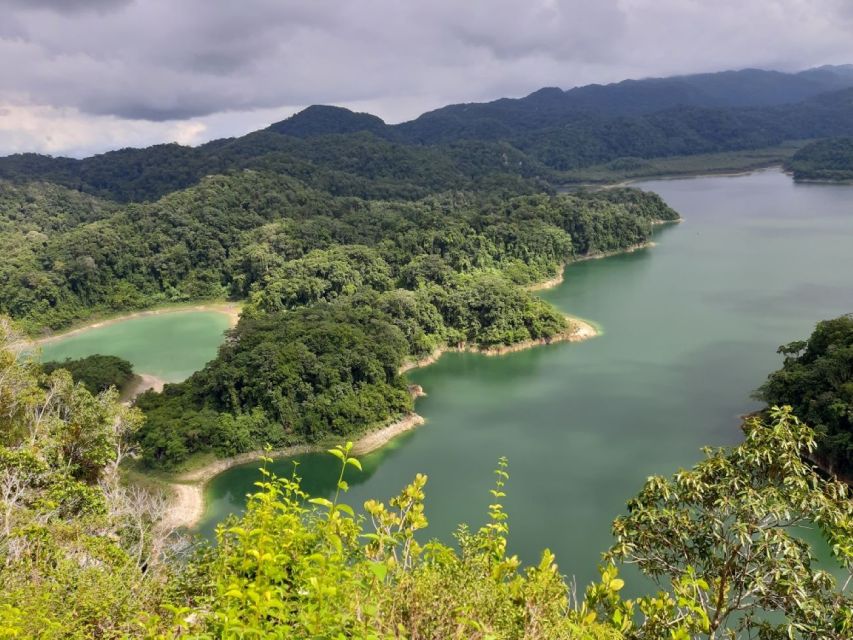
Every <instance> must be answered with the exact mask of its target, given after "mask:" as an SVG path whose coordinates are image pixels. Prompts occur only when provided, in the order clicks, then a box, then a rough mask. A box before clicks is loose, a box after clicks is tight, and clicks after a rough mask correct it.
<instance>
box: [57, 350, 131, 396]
mask: <svg viewBox="0 0 853 640" xmlns="http://www.w3.org/2000/svg"><path fill="white" fill-rule="evenodd" d="M41 367H42V370H43V371H44V372H45V373H47V374H49V373H52V372H53V371H56V370H57V369H65V370H66V371H67V372H68V373H70V374H71V377H72V378H74V380H75V382H82V383H83V385H84V386H85V387H86V388H87V389H88V390H89V392H90V393H94V394H98V393H101V392H102V391H106V390H107V389H109V388H110V387H115V388H116V389H118V390H119V391H121V390H122V389H123V388H124V386H125V385H126V384H127V383H128V382H130V381H131V380H132V379H133V365H132V364H130V363H129V362H128V361H127V360H124V359H122V358H119V357H118V356H103V355H100V354H95V355H91V356H86V357H85V358H78V359H76V360H72V359H70V358H66V359H65V360H63V361H62V362H56V361H49V362H44V363H42V366H41Z"/></svg>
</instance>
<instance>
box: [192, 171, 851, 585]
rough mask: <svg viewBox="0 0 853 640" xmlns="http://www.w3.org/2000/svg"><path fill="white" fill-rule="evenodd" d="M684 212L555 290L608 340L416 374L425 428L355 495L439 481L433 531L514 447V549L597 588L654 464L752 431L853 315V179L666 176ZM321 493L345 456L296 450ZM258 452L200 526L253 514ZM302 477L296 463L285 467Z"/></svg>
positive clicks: (662, 190)
mask: <svg viewBox="0 0 853 640" xmlns="http://www.w3.org/2000/svg"><path fill="white" fill-rule="evenodd" d="M637 186H639V187H640V188H643V189H648V190H652V191H655V192H657V193H659V194H661V195H662V196H663V197H664V199H665V200H666V201H667V202H668V203H669V204H670V205H671V206H673V207H675V208H676V209H677V210H678V211H679V212H680V213H681V214H682V215H683V216H684V218H685V221H684V222H683V223H682V224H678V225H670V226H666V227H661V228H660V229H659V230H658V231H657V234H656V238H655V240H656V242H657V246H655V247H653V248H650V249H647V250H642V251H637V252H634V253H630V254H624V255H619V256H614V257H611V258H606V259H602V260H591V261H587V262H580V263H576V264H573V265H571V266H569V267H568V268H567V269H566V272H565V281H564V283H563V284H562V285H560V286H559V287H557V288H555V289H552V290H550V291H545V292H542V295H543V297H546V298H547V299H549V300H551V301H552V302H554V303H555V304H556V305H557V306H558V307H560V308H561V309H564V310H565V311H566V312H568V313H572V314H575V315H578V316H580V317H583V318H589V319H591V320H593V321H595V322H596V323H599V324H600V325H601V327H602V328H603V335H601V336H600V337H598V338H595V339H593V340H589V341H587V342H583V343H577V344H569V343H562V344H556V345H552V346H549V347H541V348H536V349H532V350H529V351H525V352H519V353H514V354H510V355H507V356H503V357H499V358H486V357H483V356H478V355H473V354H456V353H454V354H447V355H445V356H444V357H442V358H441V360H440V361H439V362H438V363H436V364H434V365H431V366H430V367H427V368H424V369H420V370H416V371H413V372H411V373H410V374H409V378H410V379H411V380H412V382H415V383H417V384H420V385H422V386H423V387H424V389H425V390H426V392H427V393H428V394H429V395H428V396H427V397H426V398H423V399H421V400H419V401H418V404H417V411H418V412H419V413H420V414H422V415H423V416H424V417H425V418H426V419H427V424H426V425H425V426H423V427H421V428H419V429H417V430H416V431H414V432H410V433H408V434H406V435H404V436H402V437H400V438H398V439H397V440H395V441H394V442H393V443H392V444H391V445H390V446H389V447H386V448H384V449H382V450H381V451H378V452H376V453H374V454H371V455H369V456H367V457H365V458H364V459H363V460H362V463H363V466H364V472H363V473H351V474H348V478H347V479H348V481H349V482H350V484H351V490H350V492H349V494H347V495H346V497H345V500H346V501H347V502H348V503H350V504H352V505H356V506H360V505H361V504H362V502H363V501H364V500H365V499H367V498H373V497H375V498H379V499H387V498H388V497H390V496H392V495H394V494H395V493H396V492H398V491H399V490H400V489H401V488H402V487H403V486H404V485H405V484H406V483H407V482H409V481H410V480H411V478H412V477H413V476H414V475H415V473H418V472H423V473H426V474H428V475H429V482H428V484H427V487H426V493H427V501H426V513H427V517H428V518H429V520H430V527H429V529H428V530H427V533H428V535H430V536H433V537H438V538H441V539H443V540H448V539H450V536H451V534H452V532H453V530H454V529H455V527H456V525H457V524H458V523H461V522H467V523H469V524H470V525H471V526H472V527H476V526H479V525H480V524H482V523H483V522H484V521H485V520H486V513H487V506H488V504H489V503H490V501H491V500H490V498H491V496H490V495H489V493H488V490H489V488H490V487H491V486H492V482H493V474H492V470H493V469H494V468H495V466H496V464H497V460H498V458H499V457H501V456H507V457H508V458H509V472H510V476H511V477H510V480H509V483H508V485H507V488H506V491H507V497H506V499H505V500H504V503H505V505H506V509H507V512H508V513H509V516H510V520H509V525H510V552H511V553H517V554H519V556H520V557H521V558H522V559H523V560H524V561H525V562H535V561H537V560H538V554H539V552H541V550H542V549H544V548H546V547H547V548H550V549H551V550H552V551H554V552H555V553H556V555H557V560H558V562H559V564H560V568H561V570H562V571H563V572H564V573H567V574H569V575H574V576H576V578H577V582H578V585H579V586H580V587H581V588H583V585H585V584H586V583H587V582H589V581H590V580H592V579H594V578H595V576H596V570H595V567H596V563H597V561H598V559H599V557H600V556H599V554H600V553H601V552H603V551H605V550H606V549H607V548H608V547H609V546H610V544H611V542H612V540H611V536H610V523H611V521H612V519H613V518H614V517H615V516H616V515H617V514H619V513H621V512H622V511H623V510H624V505H625V501H626V500H628V499H629V498H630V497H632V496H633V495H634V494H635V493H636V492H637V491H638V490H639V489H640V487H641V486H642V483H643V481H644V480H645V478H646V477H647V476H649V475H651V474H669V473H671V472H673V471H675V470H676V469H678V468H679V467H683V466H689V465H690V464H692V463H694V462H695V461H697V460H698V459H699V458H700V457H701V452H700V450H699V449H700V447H701V446H704V445H723V444H731V443H735V442H737V441H739V439H740V437H741V434H740V431H739V429H738V425H739V418H738V416H739V415H740V414H743V413H745V412H748V411H750V410H753V409H755V408H757V406H758V404H757V403H756V402H754V401H752V400H751V399H750V394H751V392H752V391H753V390H754V389H755V388H756V387H758V386H759V385H760V384H761V383H762V382H763V380H764V379H765V377H766V375H767V374H768V373H769V372H770V371H771V370H773V369H775V368H777V367H778V366H779V364H780V362H781V361H780V356H778V355H777V354H776V348H777V347H778V346H779V345H780V344H783V343H787V342H789V341H792V340H796V339H803V338H805V337H807V336H808V335H809V333H810V332H811V330H812V329H813V327H814V324H815V323H816V322H818V321H819V320H822V319H825V318H830V317H834V316H837V315H840V314H842V313H846V312H850V311H853V250H851V249H853V241H851V239H853V188H851V187H848V186H831V185H797V184H794V183H793V182H792V181H791V179H790V178H789V177H788V176H786V175H785V174H784V173H782V172H781V171H778V170H771V171H763V172H758V173H754V174H750V175H746V176H736V177H702V178H691V179H683V180H660V181H650V182H643V183H640V184H638V185H637ZM299 462H300V465H299V467H298V471H299V474H300V475H301V476H302V477H303V478H304V479H305V485H306V488H308V489H309V490H310V491H312V492H319V493H326V494H328V493H330V492H331V490H332V487H333V485H334V482H335V480H336V477H337V476H336V475H335V470H336V468H337V461H336V460H335V459H333V458H332V457H331V456H328V455H322V454H314V455H308V456H302V457H300V458H299ZM257 467H258V463H251V464H248V465H245V466H243V467H236V468H234V469H231V470H229V471H227V472H225V473H223V474H221V475H220V476H218V477H216V478H214V479H213V481H212V482H211V483H210V484H209V485H208V488H207V499H208V508H207V513H206V517H205V520H204V522H203V523H202V525H201V527H200V531H201V532H202V533H205V534H207V535H210V533H211V532H212V530H213V528H214V527H215V523H216V522H218V521H219V520H221V518H222V517H224V516H225V515H226V514H227V513H230V512H234V511H239V510H240V508H241V507H242V505H243V503H244V499H245V498H244V496H245V494H246V493H248V492H250V491H252V490H253V489H254V487H253V486H252V483H253V482H254V481H256V480H257V479H258V473H257V470H256V469H257ZM273 469H274V471H276V472H277V473H279V474H289V473H290V472H291V469H292V461H288V460H279V461H276V462H275V463H274V464H273Z"/></svg>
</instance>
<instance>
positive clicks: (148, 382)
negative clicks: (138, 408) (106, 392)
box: [121, 373, 167, 405]
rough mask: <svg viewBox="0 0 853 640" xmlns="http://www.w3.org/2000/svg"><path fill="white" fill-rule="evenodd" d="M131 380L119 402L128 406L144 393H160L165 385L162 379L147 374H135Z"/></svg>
mask: <svg viewBox="0 0 853 640" xmlns="http://www.w3.org/2000/svg"><path fill="white" fill-rule="evenodd" d="M133 378H134V379H133V380H132V381H131V383H130V384H129V385H128V386H127V387H126V388H125V389H123V390H122V393H121V401H122V402H124V403H125V404H128V405H130V404H132V403H133V401H134V400H136V397H137V396H139V395H142V394H143V393H145V392H146V391H156V392H157V393H160V392H161V391H163V387H164V386H165V385H166V384H167V382H166V381H165V380H163V378H158V377H157V376H152V375H151V374H149V373H137V374H135V375H134V376H133Z"/></svg>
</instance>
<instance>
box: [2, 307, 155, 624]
mask: <svg viewBox="0 0 853 640" xmlns="http://www.w3.org/2000/svg"><path fill="white" fill-rule="evenodd" d="M0 331H2V333H1V334H0V637H3V638H49V639H52V638H56V639H59V638H72V639H80V640H84V639H86V640H88V639H89V638H123V637H126V636H127V635H128V634H131V633H133V632H134V631H135V628H136V624H135V619H136V618H137V616H138V615H139V614H140V613H141V612H142V611H144V610H146V609H149V608H151V607H152V606H155V605H156V603H157V602H159V599H160V595H159V594H160V590H161V588H162V581H163V579H164V578H165V569H164V567H163V565H162V564H161V563H160V559H161V550H162V547H161V545H162V540H161V539H159V538H158V536H157V535H155V533H154V531H153V530H152V529H151V528H150V525H151V523H153V522H154V521H155V520H156V519H157V518H158V517H159V516H160V515H162V513H161V510H160V509H159V508H157V501H156V500H154V501H152V500H151V499H149V496H148V495H147V494H145V493H144V492H141V491H138V490H135V489H128V488H127V487H124V486H122V485H121V484H120V483H119V478H118V473H117V467H118V464H119V463H120V462H121V459H122V458H123V457H124V456H125V455H127V452H128V449H127V447H128V446H129V444H130V442H129V441H130V437H131V434H132V433H133V431H135V429H137V428H138V426H139V422H140V420H141V416H140V414H139V412H138V411H137V410H135V409H129V408H127V407H123V406H122V405H120V404H119V403H118V402H117V395H116V392H115V391H114V390H111V391H107V392H104V393H101V394H99V395H92V394H91V393H90V392H89V391H87V390H86V388H85V387H84V386H83V385H82V384H74V383H73V382H72V380H71V377H70V375H69V374H68V373H67V372H66V371H63V370H57V371H54V372H53V373H51V374H44V373H43V372H42V371H41V370H40V368H39V366H38V365H37V363H35V362H34V361H33V360H31V359H30V358H29V357H27V356H23V355H21V353H20V352H19V350H18V349H19V347H16V345H19V344H20V336H19V335H17V334H16V333H15V331H14V330H13V329H12V327H11V325H10V324H9V322H8V320H6V319H0ZM158 549H160V550H158Z"/></svg>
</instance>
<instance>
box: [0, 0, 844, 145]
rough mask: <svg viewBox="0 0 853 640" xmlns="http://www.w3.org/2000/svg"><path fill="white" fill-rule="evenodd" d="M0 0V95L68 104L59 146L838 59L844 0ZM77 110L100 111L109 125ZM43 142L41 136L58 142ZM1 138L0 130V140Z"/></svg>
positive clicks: (36, 106) (37, 112) (52, 106)
mask: <svg viewBox="0 0 853 640" xmlns="http://www.w3.org/2000/svg"><path fill="white" fill-rule="evenodd" d="M0 6H2V7H3V13H4V18H3V21H2V23H0V106H14V107H15V109H16V113H20V110H21V109H32V110H34V111H33V114H34V116H33V117H34V118H41V119H43V118H46V117H47V116H46V115H45V114H47V113H50V114H52V115H50V117H49V118H48V120H49V121H50V122H53V121H54V120H55V119H56V118H60V119H61V118H63V117H67V118H69V120H68V125H69V126H73V127H80V128H81V129H80V131H81V132H85V136H88V137H89V142H87V143H86V144H85V145H83V144H82V143H81V142H80V140H78V138H80V136H83V135H84V134H83V133H81V134H80V136H76V135H74V136H61V137H62V139H63V140H67V141H68V143H69V144H71V142H72V140H71V138H74V139H75V140H77V142H74V145H76V146H73V147H68V149H69V150H70V149H72V148H73V149H79V148H82V147H85V148H99V145H100V147H103V148H106V147H107V146H108V145H110V144H119V143H118V142H116V141H117V140H118V139H120V138H121V135H120V134H119V133H118V128H116V127H117V126H118V125H117V124H116V123H123V124H122V126H124V127H125V128H126V131H127V135H128V137H127V140H128V144H129V143H130V141H132V140H136V139H138V137H139V132H140V131H143V130H144V131H147V132H149V133H151V135H155V133H154V132H161V133H162V135H166V134H167V133H169V132H172V131H174V127H175V126H176V125H175V123H176V122H182V123H184V124H187V123H192V124H193V126H194V127H195V129H193V130H200V129H199V127H198V125H203V126H204V130H203V132H201V133H198V134H197V135H196V137H195V139H199V140H200V139H204V138H206V137H209V136H214V135H221V134H222V133H231V134H237V133H242V132H245V131H246V130H248V129H247V128H248V127H249V126H254V123H255V122H257V118H258V114H270V115H272V114H277V113H280V112H290V111H292V110H293V109H295V108H298V107H299V106H305V105H308V104H313V103H333V104H341V105H368V106H369V107H370V110H371V111H373V112H375V113H377V115H379V116H381V117H383V118H385V119H387V120H389V121H399V120H402V119H408V118H411V117H414V116H416V115H418V114H419V113H420V112H422V111H424V110H427V109H430V108H435V107H437V106H440V105H442V104H446V103H453V102H466V101H475V100H487V99H493V98H497V97H500V96H520V95H524V94H526V93H529V92H531V91H534V90H536V89H537V88H539V87H542V86H561V87H571V86H575V85H578V84H585V83H589V82H611V81H616V80H620V79H623V78H626V77H647V76H654V75H669V74H674V73H688V72H695V71H713V70H719V69H726V68H742V67H747V66H757V67H765V68H781V69H795V68H804V67H808V66H812V65H817V64H824V63H833V62H847V61H853V39H851V38H850V36H849V34H850V33H851V28H853V9H851V4H850V3H849V2H848V0H717V1H716V2H713V3H709V2H703V1H700V0H596V2H589V1H588V0H466V2H458V1H456V0H432V1H431V2H399V0H347V1H345V2H341V1H339V0H288V1H287V2H282V1H281V0H243V2H239V3H237V2H230V1H228V0H181V2H175V1H174V0H136V1H132V0H0ZM60 114H66V116H62V115H60ZM226 116H227V117H226ZM83 121H86V122H91V123H96V122H102V123H103V125H104V130H105V132H109V133H104V134H99V133H98V131H97V130H98V127H97V126H91V127H90V126H88V125H84V124H82V123H83ZM142 123H148V124H146V125H144V124H142ZM225 123H230V124H228V125H226V124H225ZM229 127H231V128H229ZM33 135H35V134H33ZM146 135H148V134H146ZM143 137H145V136H143ZM19 138H20V136H17V137H16V140H18V139H19ZM31 140H32V141H33V145H34V147H33V148H39V149H44V148H45V147H44V144H45V142H44V139H43V138H40V137H33V138H31ZM54 140H56V138H55V137H54ZM99 141H100V142H99ZM20 144H24V143H23V142H17V143H16V145H18V146H20ZM57 144H58V143H53V146H51V148H52V149H56V150H57V151H60V150H61V149H60V148H59V147H58V146H57ZM81 145H82V146H81ZM9 148H10V147H8V146H7V147H2V146H0V153H2V152H3V151H6V150H8V149H9ZM16 148H18V147H17V146H16Z"/></svg>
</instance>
